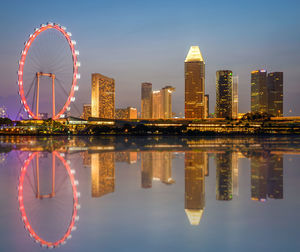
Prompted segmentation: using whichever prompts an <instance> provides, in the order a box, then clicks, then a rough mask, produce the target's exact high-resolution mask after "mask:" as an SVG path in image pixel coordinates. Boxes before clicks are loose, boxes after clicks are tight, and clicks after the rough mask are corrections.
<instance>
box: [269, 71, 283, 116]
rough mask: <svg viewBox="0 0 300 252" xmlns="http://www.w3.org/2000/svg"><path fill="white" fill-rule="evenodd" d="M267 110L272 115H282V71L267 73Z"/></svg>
mask: <svg viewBox="0 0 300 252" xmlns="http://www.w3.org/2000/svg"><path fill="white" fill-rule="evenodd" d="M267 85H268V112H269V114H271V115H273V116H283V72H274V73H269V74H268V80H267Z"/></svg>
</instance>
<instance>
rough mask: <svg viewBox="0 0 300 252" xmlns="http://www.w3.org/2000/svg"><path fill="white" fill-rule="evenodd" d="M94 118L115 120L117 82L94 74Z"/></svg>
mask: <svg viewBox="0 0 300 252" xmlns="http://www.w3.org/2000/svg"><path fill="white" fill-rule="evenodd" d="M92 117H100V118H109V119H113V118H115V80H114V79H111V78H108V77H106V76H104V75H102V74H98V73H93V74H92Z"/></svg>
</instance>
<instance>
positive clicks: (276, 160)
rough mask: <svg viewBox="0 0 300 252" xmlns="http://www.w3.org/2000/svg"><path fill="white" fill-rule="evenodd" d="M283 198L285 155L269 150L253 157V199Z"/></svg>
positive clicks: (262, 200)
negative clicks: (273, 153) (275, 153)
mask: <svg viewBox="0 0 300 252" xmlns="http://www.w3.org/2000/svg"><path fill="white" fill-rule="evenodd" d="M267 198H271V199H283V156H282V155H272V154H270V153H268V152H264V153H261V154H256V155H253V156H252V157H251V199H252V200H256V201H261V202H264V201H266V200H267Z"/></svg>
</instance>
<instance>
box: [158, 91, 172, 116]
mask: <svg viewBox="0 0 300 252" xmlns="http://www.w3.org/2000/svg"><path fill="white" fill-rule="evenodd" d="M174 91H175V88H174V87H172V86H165V87H164V88H162V89H161V92H162V99H163V118H165V119H168V118H172V117H173V115H172V93H173V92H174Z"/></svg>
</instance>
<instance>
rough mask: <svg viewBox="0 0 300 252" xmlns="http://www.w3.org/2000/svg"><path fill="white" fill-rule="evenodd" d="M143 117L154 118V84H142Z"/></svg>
mask: <svg viewBox="0 0 300 252" xmlns="http://www.w3.org/2000/svg"><path fill="white" fill-rule="evenodd" d="M141 117H142V118H143V119H150V118H152V84H151V83H148V82H144V83H142V94H141Z"/></svg>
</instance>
